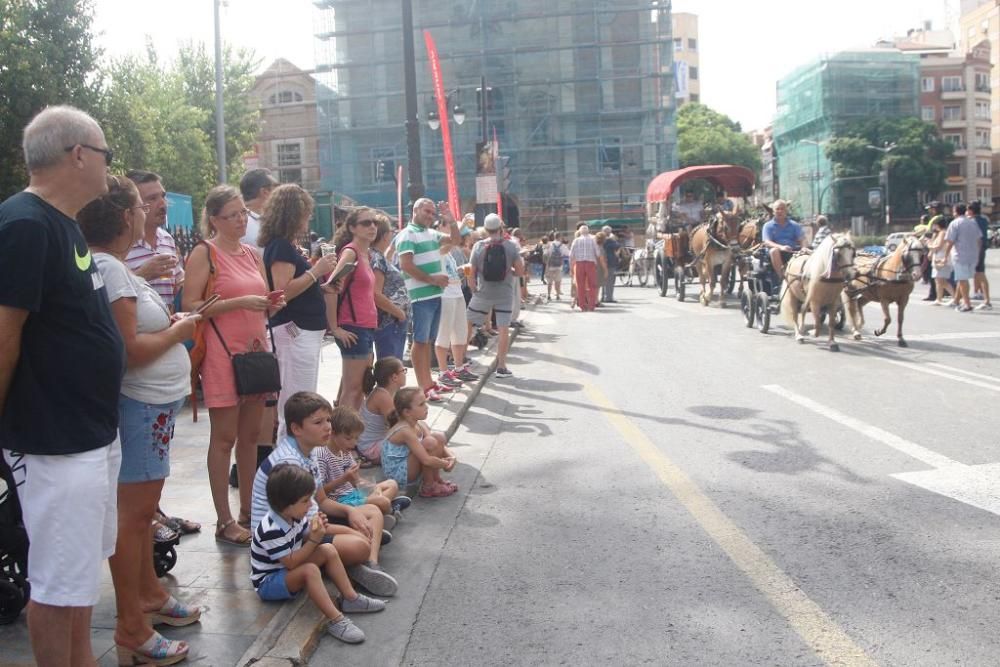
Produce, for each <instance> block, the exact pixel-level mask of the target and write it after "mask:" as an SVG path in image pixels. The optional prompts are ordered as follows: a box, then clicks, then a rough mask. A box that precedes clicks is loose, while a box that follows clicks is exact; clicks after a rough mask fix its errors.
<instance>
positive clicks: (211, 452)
mask: <svg viewBox="0 0 1000 667" xmlns="http://www.w3.org/2000/svg"><path fill="white" fill-rule="evenodd" d="M201 225H202V233H203V234H204V235H205V238H206V239H207V240H206V241H205V243H203V244H199V245H197V246H195V248H194V250H192V251H191V255H190V257H189V258H188V261H187V278H186V280H185V285H184V297H183V300H182V307H183V308H184V310H186V311H193V310H195V309H196V308H198V306H200V305H201V304H202V303H204V301H205V300H206V299H207V298H208V297H209V296H211V295H210V294H205V287H206V286H207V285H208V279H209V274H210V272H211V271H214V274H215V284H214V286H213V288H212V291H213V292H214V293H215V294H218V295H219V296H220V297H221V298H220V299H219V300H218V301H216V302H215V303H214V304H213V305H212V306H210V307H209V308H208V310H206V311H205V312H204V313H203V314H202V317H204V318H209V319H211V321H212V322H214V323H215V326H216V327H218V334H216V331H215V329H214V328H213V327H211V326H209V327H208V328H206V330H205V332H204V336H205V347H206V349H205V360H204V361H203V362H202V365H201V384H202V392H203V394H204V397H205V406H206V407H207V408H208V416H209V421H210V422H211V424H212V430H211V435H210V436H209V442H208V480H209V484H210V485H211V487H212V500H213V501H214V502H215V511H216V514H217V515H218V524H217V527H216V531H215V539H216V540H218V541H220V542H225V543H228V544H235V545H238V546H248V545H249V544H250V531H249V530H248V528H249V525H250V500H251V498H250V494H251V491H252V490H253V476H254V473H255V472H256V467H257V466H256V464H257V436H258V435H259V432H260V422H261V412H262V411H263V409H264V396H239V395H237V393H236V378H235V376H234V375H233V362H232V359H231V358H230V356H229V354H228V353H227V352H226V350H225V349H224V348H223V345H222V340H224V341H225V344H226V347H228V348H229V352H230V353H232V354H239V353H240V352H247V351H249V350H252V349H261V350H269V349H271V346H270V345H269V344H268V342H267V332H266V329H265V318H266V317H267V312H268V308H269V307H273V308H274V310H277V309H278V308H280V307H282V306H283V305H284V297H283V296H280V295H276V299H275V300H274V301H271V300H269V299H268V296H267V294H268V292H267V283H266V282H265V280H264V267H263V263H262V262H261V260H260V257H259V256H258V255H257V253H256V252H255V250H254V249H253V248H252V247H251V246H248V245H246V244H244V243H241V242H240V239H241V238H242V237H243V235H244V234H246V229H247V209H246V206H245V205H244V204H243V198H242V197H240V193H239V190H237V189H236V188H234V187H232V186H229V185H220V186H217V187H215V188H212V190H211V191H209V193H208V195H207V196H206V197H205V209H204V211H203V212H202V217H201ZM220 338H221V339H222V340H220ZM234 447H235V449H236V470H237V475H238V476H239V482H240V514H239V524H237V521H236V520H235V519H233V514H232V510H231V509H230V507H229V487H228V480H229V464H230V460H231V458H232V452H233V449H234Z"/></svg>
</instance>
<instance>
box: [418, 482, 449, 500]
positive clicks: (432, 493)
mask: <svg viewBox="0 0 1000 667" xmlns="http://www.w3.org/2000/svg"><path fill="white" fill-rule="evenodd" d="M453 493H455V492H454V491H452V490H451V489H450V488H448V487H447V486H445V485H444V484H431V485H430V486H424V487H422V488H421V489H420V497H421V498H444V497H445V496H450V495H451V494H453Z"/></svg>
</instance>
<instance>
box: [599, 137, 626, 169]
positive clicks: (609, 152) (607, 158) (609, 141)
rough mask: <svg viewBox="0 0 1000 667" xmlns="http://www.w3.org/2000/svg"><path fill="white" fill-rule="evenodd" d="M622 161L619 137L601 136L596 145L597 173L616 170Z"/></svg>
mask: <svg viewBox="0 0 1000 667" xmlns="http://www.w3.org/2000/svg"><path fill="white" fill-rule="evenodd" d="M621 163H622V140H621V137H601V143H600V145H599V146H598V147H597V173H599V174H603V173H604V172H605V171H614V172H617V171H618V169H619V168H620V166H621Z"/></svg>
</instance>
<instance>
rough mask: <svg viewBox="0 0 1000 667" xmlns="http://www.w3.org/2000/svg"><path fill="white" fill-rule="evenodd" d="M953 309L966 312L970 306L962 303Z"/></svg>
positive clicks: (969, 309)
mask: <svg viewBox="0 0 1000 667" xmlns="http://www.w3.org/2000/svg"><path fill="white" fill-rule="evenodd" d="M955 310H957V311H958V312H960V313H968V312H969V311H971V310H972V306H966V305H964V304H963V305H961V306H959V307H958V308H956V309H955Z"/></svg>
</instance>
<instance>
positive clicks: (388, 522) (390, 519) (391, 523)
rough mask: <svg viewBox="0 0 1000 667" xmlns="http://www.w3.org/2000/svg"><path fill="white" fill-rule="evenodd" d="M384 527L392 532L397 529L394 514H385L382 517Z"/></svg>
mask: <svg viewBox="0 0 1000 667" xmlns="http://www.w3.org/2000/svg"><path fill="white" fill-rule="evenodd" d="M382 527H383V528H385V529H386V530H392V529H393V528H395V527H396V517H395V516H393V515H392V514H385V515H383V516H382Z"/></svg>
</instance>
